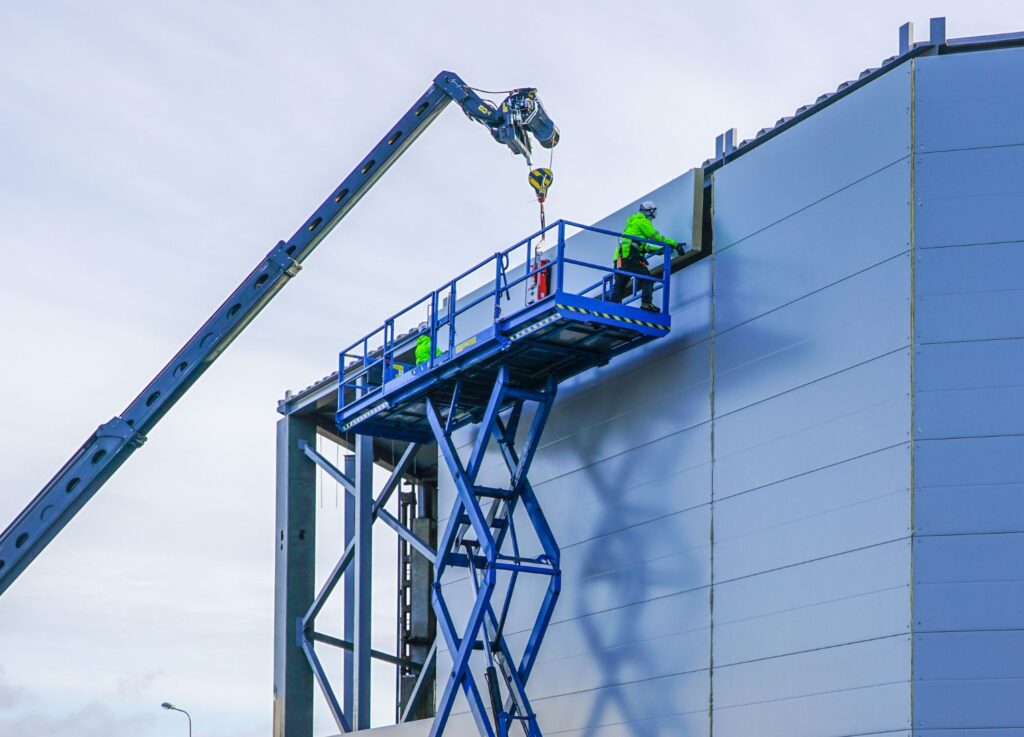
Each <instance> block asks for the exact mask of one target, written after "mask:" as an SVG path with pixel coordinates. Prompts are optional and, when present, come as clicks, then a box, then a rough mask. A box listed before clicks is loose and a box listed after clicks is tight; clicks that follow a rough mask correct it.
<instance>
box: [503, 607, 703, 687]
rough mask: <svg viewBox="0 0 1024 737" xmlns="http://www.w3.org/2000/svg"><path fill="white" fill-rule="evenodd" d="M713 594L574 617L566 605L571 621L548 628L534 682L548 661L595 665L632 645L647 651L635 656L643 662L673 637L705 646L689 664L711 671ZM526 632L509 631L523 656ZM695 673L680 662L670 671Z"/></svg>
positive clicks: (563, 621)
mask: <svg viewBox="0 0 1024 737" xmlns="http://www.w3.org/2000/svg"><path fill="white" fill-rule="evenodd" d="M710 593H711V592H710V591H709V590H708V589H707V588H703V589H698V590H695V591H684V592H680V593H678V594H672V595H669V596H664V597H661V598H657V599H648V600H646V601H642V602H638V603H636V604H631V605H629V606H625V607H617V608H615V609H605V610H602V611H599V612H595V613H593V614H587V615H583V616H575V613H574V612H573V611H569V610H568V607H567V608H566V609H567V611H565V612H563V614H564V615H565V616H566V617H567V618H565V619H562V620H561V621H557V622H555V623H553V624H552V625H551V627H550V629H549V630H548V635H547V637H546V638H545V641H544V647H543V648H542V649H541V651H540V654H539V655H538V658H537V664H538V665H537V668H538V670H537V671H535V678H540V677H541V676H540V673H541V671H542V670H545V669H546V666H544V665H543V664H545V663H555V662H559V661H566V662H576V659H578V658H580V657H582V658H590V659H591V660H592V661H593V662H594V663H596V662H599V661H600V660H602V659H604V658H606V657H611V656H609V655H606V651H607V652H608V653H611V654H612V656H616V655H617V654H618V653H620V652H622V653H625V651H626V650H628V649H629V648H630V647H633V648H636V649H637V650H640V651H644V652H641V653H640V654H639V655H638V656H637V661H638V662H639V661H641V660H642V659H644V658H647V657H650V656H651V655H653V651H654V650H660V649H663V648H662V647H661V646H660V645H658V644H657V643H660V642H664V641H665V640H666V639H668V638H675V637H683V638H690V639H692V640H694V641H699V642H703V643H704V646H705V651H704V653H703V655H700V656H699V657H698V658H697V659H696V660H691V661H688V662H691V663H693V662H696V663H698V665H697V667H698V668H701V667H702V668H707V667H708V665H709V663H708V659H709V653H710V649H709V646H710V642H709V639H708V638H709V637H710V632H709V630H710V626H709V625H710V616H709V615H710V607H711V597H710ZM528 634H529V633H528V631H526V630H522V631H519V632H509V633H507V639H508V642H509V646H510V647H511V648H512V649H513V650H514V651H515V652H520V651H521V650H522V649H523V646H524V645H525V643H526V640H527V637H528ZM623 657H625V655H623ZM587 667H589V666H587ZM694 669H695V668H685V667H682V663H681V662H679V663H677V665H676V668H675V670H674V671H672V672H675V673H679V672H682V671H685V670H694ZM634 675H635V674H634Z"/></svg>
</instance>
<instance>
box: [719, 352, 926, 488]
mask: <svg viewBox="0 0 1024 737" xmlns="http://www.w3.org/2000/svg"><path fill="white" fill-rule="evenodd" d="M909 383H910V371H909V349H907V350H901V351H897V352H896V353H891V354H889V355H887V356H883V357H881V358H877V359H875V360H873V361H869V362H868V363H865V364H862V365H860V366H856V367H854V368H851V369H849V370H847V371H843V372H840V373H838V374H835V375H833V376H830V377H828V378H827V379H823V380H821V381H816V382H814V383H813V384H809V385H807V386H804V387H801V388H799V389H795V390H793V391H791V392H787V393H785V394H782V395H780V396H778V397H774V398H772V399H770V400H767V401H764V402H760V403H758V404H755V405H752V406H750V407H747V408H745V409H743V410H741V411H739V412H734V413H731V414H728V415H725V416H724V417H720V418H716V419H715V422H714V424H715V456H716V457H715V464H714V494H715V498H716V499H720V498H724V497H727V496H731V495H732V494H736V493H739V492H743V491H748V490H750V489H755V488H758V487H760V486H766V485H768V484H772V483H777V482H779V481H782V480H784V479H787V478H791V477H793V476H798V475H800V474H804V473H808V472H810V471H814V470H816V469H819V468H824V467H826V466H830V465H833V464H836V463H841V462H843V461H846V460H849V459H851V458H856V457H858V456H862V455H866V454H868V453H871V452H874V451H877V450H881V449H883V448H888V447H893V446H896V445H900V444H902V443H905V442H907V440H908V439H909V432H910V402H909V394H910V391H909V388H910V387H909Z"/></svg>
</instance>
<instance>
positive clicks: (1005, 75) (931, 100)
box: [914, 48, 1024, 152]
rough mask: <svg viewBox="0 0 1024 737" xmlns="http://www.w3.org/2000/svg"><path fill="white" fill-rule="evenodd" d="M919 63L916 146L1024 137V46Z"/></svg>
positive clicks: (985, 143)
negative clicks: (1023, 91)
mask: <svg viewBox="0 0 1024 737" xmlns="http://www.w3.org/2000/svg"><path fill="white" fill-rule="evenodd" d="M915 63H916V65H917V69H916V73H915V79H914V86H915V87H914V102H915V105H916V110H915V119H914V124H915V135H914V142H915V144H916V148H917V151H919V152H923V151H943V150H949V149H958V148H981V147H984V146H1005V145H1008V144H1014V143H1024V94H1022V92H1021V90H1022V89H1024V84H1022V83H1024V49H1020V48H1012V49H996V50H991V51H975V52H972V53H969V54H945V55H942V56H931V57H922V58H920V59H918V60H917V61H916V62H915Z"/></svg>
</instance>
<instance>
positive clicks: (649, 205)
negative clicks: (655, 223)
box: [640, 200, 658, 218]
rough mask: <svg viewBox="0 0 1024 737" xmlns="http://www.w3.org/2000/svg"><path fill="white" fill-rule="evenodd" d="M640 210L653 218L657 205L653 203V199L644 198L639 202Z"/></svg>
mask: <svg viewBox="0 0 1024 737" xmlns="http://www.w3.org/2000/svg"><path fill="white" fill-rule="evenodd" d="M640 212H642V213H644V214H645V215H647V217H649V218H653V217H654V216H656V215H657V214H658V205H657V204H655V202H654V200H644V201H643V202H641V203H640Z"/></svg>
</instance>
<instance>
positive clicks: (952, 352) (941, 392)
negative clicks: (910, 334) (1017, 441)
mask: <svg viewBox="0 0 1024 737" xmlns="http://www.w3.org/2000/svg"><path fill="white" fill-rule="evenodd" d="M942 250H943V251H947V250H949V251H962V250H973V249H960V248H955V249H942ZM1022 250H1024V249H1022ZM1022 265H1024V264H1022ZM914 365H915V382H914V388H915V395H916V396H915V409H914V421H915V423H916V425H917V428H916V433H915V435H916V437H917V438H918V439H921V440H923V439H933V438H956V437H967V436H974V437H979V436H991V435H1013V434H1024V378H1022V373H1021V366H1024V340H991V341H971V342H966V343H932V344H924V345H919V346H918V347H917V349H916V358H915V364H914ZM965 511H966V510H965ZM1007 511H1010V510H1007ZM1021 513H1022V514H1024V510H1021Z"/></svg>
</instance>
